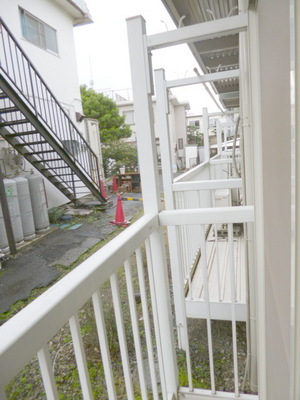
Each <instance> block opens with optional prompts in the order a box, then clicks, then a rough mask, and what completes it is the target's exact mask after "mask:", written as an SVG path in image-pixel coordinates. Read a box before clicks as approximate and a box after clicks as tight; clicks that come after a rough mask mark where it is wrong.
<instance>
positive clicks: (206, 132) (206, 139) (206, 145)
mask: <svg viewBox="0 0 300 400" xmlns="http://www.w3.org/2000/svg"><path fill="white" fill-rule="evenodd" d="M202 114H203V130H204V161H205V162H206V161H209V159H210V157H209V119H208V112H207V108H203V109H202Z"/></svg>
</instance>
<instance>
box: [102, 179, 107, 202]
mask: <svg viewBox="0 0 300 400" xmlns="http://www.w3.org/2000/svg"><path fill="white" fill-rule="evenodd" d="M100 189H101V194H102V196H103V197H104V198H105V199H107V194H106V190H105V185H104V182H103V181H102V180H100Z"/></svg>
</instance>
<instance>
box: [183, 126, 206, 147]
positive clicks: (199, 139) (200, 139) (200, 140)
mask: <svg viewBox="0 0 300 400" xmlns="http://www.w3.org/2000/svg"><path fill="white" fill-rule="evenodd" d="M186 130H187V140H188V144H197V145H198V146H203V144H204V135H203V133H201V132H199V131H198V129H197V127H196V126H194V125H188V126H187V128H186Z"/></svg>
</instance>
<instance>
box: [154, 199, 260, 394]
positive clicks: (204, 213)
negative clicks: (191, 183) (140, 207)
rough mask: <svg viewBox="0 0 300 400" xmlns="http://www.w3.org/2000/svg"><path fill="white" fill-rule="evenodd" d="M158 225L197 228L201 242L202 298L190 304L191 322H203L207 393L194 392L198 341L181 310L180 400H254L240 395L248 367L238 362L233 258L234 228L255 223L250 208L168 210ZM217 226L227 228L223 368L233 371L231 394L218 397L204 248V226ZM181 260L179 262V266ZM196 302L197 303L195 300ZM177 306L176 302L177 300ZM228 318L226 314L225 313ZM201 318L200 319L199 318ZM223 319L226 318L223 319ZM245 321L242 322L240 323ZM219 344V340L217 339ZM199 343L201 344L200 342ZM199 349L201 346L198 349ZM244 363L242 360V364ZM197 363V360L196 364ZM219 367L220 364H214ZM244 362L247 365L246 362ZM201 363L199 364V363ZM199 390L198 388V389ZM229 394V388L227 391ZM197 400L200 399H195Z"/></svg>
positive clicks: (235, 269) (222, 310)
mask: <svg viewBox="0 0 300 400" xmlns="http://www.w3.org/2000/svg"><path fill="white" fill-rule="evenodd" d="M159 219H160V223H161V224H162V225H166V226H170V227H171V226H172V227H174V226H175V227H176V228H182V227H184V226H197V227H198V229H199V238H200V248H201V258H200V272H201V275H202V276H201V280H202V285H203V292H204V293H203V296H202V297H203V298H202V303H199V302H195V303H194V304H193V306H194V308H196V309H197V312H196V314H197V315H195V316H194V318H202V321H203V320H205V321H206V332H207V343H206V346H207V353H208V356H207V364H206V368H208V370H209V374H210V388H211V389H210V390H209V391H205V390H199V387H198V388H197V384H196V382H197V379H198V378H197V371H196V370H197V368H196V370H195V368H194V366H195V365H197V361H195V354H194V350H195V348H197V347H195V341H197V338H195V337H193V335H195V332H194V330H193V325H192V324H191V323H188V320H187V317H189V315H188V305H187V304H186V307H185V308H184V313H185V315H183V316H181V323H180V325H181V326H180V329H181V340H183V341H184V343H182V344H181V348H183V349H184V350H185V354H184V362H185V364H180V367H181V368H182V370H183V371H182V370H181V375H184V374H186V375H187V382H188V389H187V388H182V387H180V388H179V392H180V394H181V396H182V397H181V398H184V399H192V398H199V399H206V398H207V399H208V398H211V397H213V398H217V399H226V398H237V397H238V398H249V399H257V396H256V395H245V394H242V393H241V387H242V386H243V381H242V379H241V376H242V375H243V374H242V371H243V368H244V369H246V368H247V367H246V366H245V364H244V363H243V362H242V361H241V359H240V357H239V355H238V342H239V338H238V333H237V324H238V321H239V320H241V319H240V318H239V314H240V309H239V304H238V302H237V293H236V273H237V265H236V259H235V254H234V235H233V229H234V224H236V223H242V224H248V223H253V220H254V212H253V207H251V206H245V207H232V208H227V207H226V208H225V207H223V208H210V209H187V210H171V211H168V210H166V211H162V212H161V213H160V215H159ZM218 224H226V225H227V226H228V243H229V246H228V259H229V292H230V298H229V301H228V306H229V313H230V318H228V319H229V320H231V322H230V324H231V334H230V336H231V340H232V343H231V346H230V347H231V351H230V352H229V353H230V354H229V353H228V354H227V357H228V358H230V359H231V360H232V361H231V362H228V364H227V367H226V365H225V364H226V362H224V366H223V367H224V370H226V368H230V369H232V370H233V374H232V381H231V383H230V384H229V391H232V393H219V392H218V391H217V389H218V385H219V383H218V379H219V377H218V376H217V373H216V364H215V361H216V360H215V358H218V356H216V355H217V353H218V350H216V349H215V347H214V339H215V338H214V333H213V326H214V324H215V322H214V321H213V320H214V319H216V317H215V316H216V312H215V309H214V308H213V304H212V302H211V292H210V290H211V288H210V282H209V279H210V278H209V276H208V264H209V261H208V254H207V251H206V249H207V246H206V244H207V243H206V235H205V232H206V226H207V225H218ZM180 262H181V260H179V263H180ZM179 294H181V296H184V294H183V290H181V291H180V290H177V291H176V296H178V295H179ZM197 300H199V299H197ZM177 302H178V299H177ZM222 312H224V308H222V305H221V313H222ZM226 313H227V314H228V311H227V310H226ZM200 314H201V316H199V315H200ZM224 319H226V318H224ZM243 320H245V319H243ZM217 340H219V339H217ZM199 342H200V340H199ZM200 346H201V345H200ZM244 361H245V360H244ZM198 362H199V360H198ZM217 362H218V363H219V361H217ZM245 362H246V361H245ZM200 363H201V361H200ZM243 373H245V370H244V371H243ZM200 387H201V386H200ZM227 390H228V388H227ZM197 396H199V397H197Z"/></svg>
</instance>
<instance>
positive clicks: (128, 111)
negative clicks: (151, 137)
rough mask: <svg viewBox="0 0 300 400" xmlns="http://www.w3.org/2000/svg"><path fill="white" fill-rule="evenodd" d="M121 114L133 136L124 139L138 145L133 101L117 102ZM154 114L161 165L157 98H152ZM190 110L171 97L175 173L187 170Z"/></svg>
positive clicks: (158, 155) (170, 119)
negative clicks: (187, 130) (187, 133)
mask: <svg viewBox="0 0 300 400" xmlns="http://www.w3.org/2000/svg"><path fill="white" fill-rule="evenodd" d="M116 103H117V106H118V108H119V111H120V114H121V115H124V116H125V122H126V124H128V125H130V127H131V130H132V135H131V137H130V138H127V139H124V141H126V142H128V143H134V144H135V143H136V133H135V132H136V129H135V119H134V107H133V101H132V100H129V101H128V100H125V99H124V100H121V101H117V102H116ZM152 105H153V113H154V130H155V140H156V147H157V158H158V164H159V165H160V164H161V155H160V154H161V150H160V142H159V133H158V132H157V130H156V124H155V121H156V120H157V105H156V99H155V97H153V98H152ZM187 110H189V103H188V102H185V101H178V100H177V98H176V97H175V96H173V95H170V96H169V126H170V143H171V146H172V147H171V148H172V165H173V171H174V172H177V169H180V170H181V169H185V168H186V156H185V147H186V144H187V137H186V111H187Z"/></svg>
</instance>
